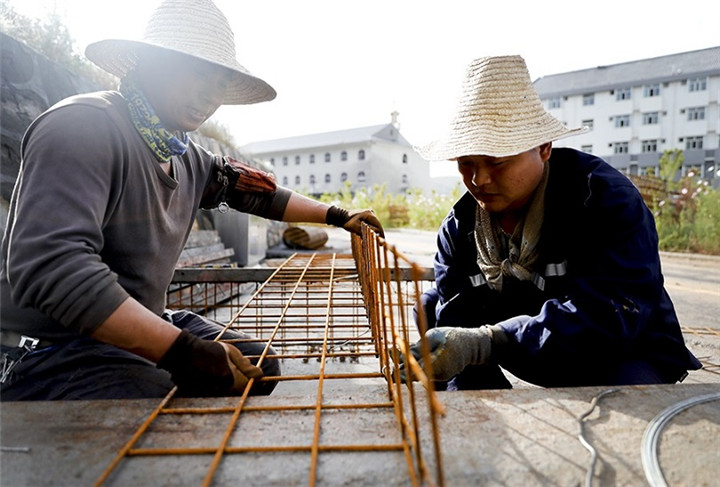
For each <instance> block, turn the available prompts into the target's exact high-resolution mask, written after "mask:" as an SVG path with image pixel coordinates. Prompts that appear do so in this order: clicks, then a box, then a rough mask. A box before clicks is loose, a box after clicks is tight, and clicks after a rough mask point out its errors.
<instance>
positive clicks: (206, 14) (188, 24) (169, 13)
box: [85, 0, 276, 105]
mask: <svg viewBox="0 0 720 487" xmlns="http://www.w3.org/2000/svg"><path fill="white" fill-rule="evenodd" d="M148 46H151V47H154V48H160V49H166V50H170V51H176V52H180V53H183V54H187V55H190V56H193V57H196V58H199V59H203V60H205V61H209V62H211V63H214V64H217V65H219V66H223V67H226V68H229V69H230V70H232V71H234V72H235V76H234V78H233V82H232V84H231V85H230V86H229V87H228V91H227V94H226V95H225V98H224V100H223V104H226V105H245V104H251V103H259V102H262V101H268V100H272V99H273V98H275V96H276V93H275V90H274V89H273V88H272V86H270V85H269V84H267V83H266V82H265V81H263V80H261V79H260V78H257V77H255V76H253V75H252V74H250V72H249V71H248V70H247V69H245V68H244V67H243V66H242V65H241V64H240V63H239V62H238V61H237V60H236V59H235V38H234V36H233V32H232V30H231V29H230V24H229V23H228V20H227V18H225V16H224V15H223V13H222V12H221V11H220V9H218V8H217V7H216V6H215V4H214V3H212V2H211V1H210V0H164V1H163V2H162V3H161V4H160V5H159V6H158V7H157V9H156V10H155V12H154V13H153V14H152V16H151V17H150V20H149V21H148V23H147V25H146V26H145V33H144V35H143V37H142V39H140V40H128V39H106V40H102V41H99V42H94V43H92V44H90V45H88V46H87V48H86V49H85V55H86V56H87V58H88V59H90V61H92V62H93V63H95V64H97V65H98V66H99V67H101V68H102V69H104V70H105V71H107V72H109V73H111V74H114V75H115V76H117V77H119V78H122V77H123V76H125V74H127V73H128V72H129V71H130V70H132V68H133V67H134V66H135V64H136V61H137V58H138V55H137V52H138V51H139V50H141V49H143V48H147V47H148Z"/></svg>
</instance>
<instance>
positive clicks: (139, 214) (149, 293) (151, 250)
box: [0, 92, 290, 340]
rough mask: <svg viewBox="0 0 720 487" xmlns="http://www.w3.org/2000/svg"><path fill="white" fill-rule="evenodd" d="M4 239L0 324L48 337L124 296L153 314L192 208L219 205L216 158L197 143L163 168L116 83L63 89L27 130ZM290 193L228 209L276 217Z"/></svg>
mask: <svg viewBox="0 0 720 487" xmlns="http://www.w3.org/2000/svg"><path fill="white" fill-rule="evenodd" d="M22 158H23V160H22V165H21V169H20V174H19V176H18V181H17V184H16V186H15V190H14V191H13V196H12V200H11V205H10V216H9V219H8V225H7V229H6V233H5V236H4V238H3V242H2V269H0V308H1V309H0V311H1V313H0V326H2V328H3V329H5V330H13V331H16V332H22V333H24V334H27V335H31V336H35V337H38V338H44V339H50V340H57V339H62V338H67V337H71V336H77V335H78V334H85V335H87V334H90V333H92V332H93V331H94V330H95V329H96V328H97V327H98V326H100V324H102V323H103V322H104V321H105V320H106V319H107V318H108V317H109V316H110V314H112V313H113V311H115V309H117V307H118V306H119V305H120V304H121V303H122V302H123V301H125V299H126V298H127V297H128V296H131V297H133V298H135V299H136V300H138V301H139V302H140V303H141V304H143V305H144V306H146V307H147V308H148V309H150V310H151V311H153V312H154V313H156V314H158V315H159V314H161V313H162V311H163V310H164V306H165V292H166V290H167V287H168V285H169V284H170V281H171V279H172V276H173V272H174V268H175V264H176V263H177V260H178V258H179V256H180V253H181V252H182V250H183V247H184V245H185V242H186V240H187V237H188V235H189V233H190V230H191V228H192V226H193V222H194V220H195V215H196V212H197V211H198V209H199V208H212V207H216V206H217V205H218V203H219V201H220V199H219V193H220V190H221V188H222V186H221V185H220V183H219V182H218V178H217V173H218V171H219V170H220V168H221V167H222V160H221V158H220V157H219V156H217V155H214V154H211V153H209V152H208V151H206V150H205V149H203V148H202V147H199V146H197V145H195V144H194V143H193V142H192V141H191V142H190V143H189V145H188V150H187V152H186V153H185V154H184V155H182V156H179V157H178V156H176V157H173V158H172V161H171V164H172V172H171V174H172V177H171V176H168V175H167V174H166V173H165V172H164V171H163V170H162V168H161V167H160V166H159V165H158V163H157V160H156V159H155V157H154V156H153V154H152V152H151V151H150V149H149V148H148V147H147V146H146V145H145V143H144V142H143V140H142V139H141V137H140V135H139V134H138V133H137V131H136V130H135V128H134V127H133V125H132V123H131V121H130V118H129V115H128V112H127V108H126V105H125V100H124V99H123V98H122V96H121V95H120V94H119V93H117V92H100V93H93V94H89V95H79V96H76V97H71V98H69V99H67V100H64V101H62V102H60V103H59V104H57V105H56V106H54V107H52V108H50V109H49V110H48V111H47V112H45V113H44V114H43V115H41V116H40V117H38V119H37V120H35V121H34V122H33V124H32V125H31V126H30V127H29V128H28V130H27V132H26V134H25V137H24V140H23V146H22ZM289 197H290V192H289V190H287V189H284V188H278V190H277V191H275V192H273V193H263V194H259V193H252V194H251V193H244V194H241V195H235V197H234V198H233V204H234V208H235V209H236V210H239V211H243V212H247V213H252V214H255V215H259V216H263V217H266V218H270V219H276V220H279V219H281V218H282V216H283V213H284V211H285V207H286V206H287V202H288V200H289Z"/></svg>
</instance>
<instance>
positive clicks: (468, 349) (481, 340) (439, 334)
mask: <svg viewBox="0 0 720 487" xmlns="http://www.w3.org/2000/svg"><path fill="white" fill-rule="evenodd" d="M425 339H426V340H427V343H428V346H429V347H430V360H431V361H432V362H431V363H432V370H433V375H434V377H433V379H434V380H439V381H447V380H450V379H452V378H453V377H454V376H456V375H457V374H459V373H460V372H462V371H463V369H465V367H467V366H468V365H482V364H484V363H486V362H487V361H488V360H489V359H490V355H491V353H492V348H493V342H495V343H504V342H506V341H507V338H506V337H505V333H504V332H503V331H502V328H500V327H499V326H497V325H494V326H488V325H485V326H481V327H480V328H454V327H440V328H431V329H429V330H428V331H427V332H426V333H425ZM420 345H421V342H420V341H418V342H417V343H415V344H414V345H413V346H412V347H410V352H411V353H412V354H413V356H414V357H415V359H416V360H417V361H418V363H419V364H420V366H421V367H424V361H423V357H422V351H421V348H420ZM401 360H402V359H401ZM404 365H405V364H404V363H401V364H400V374H401V378H402V380H403V381H405V380H406V379H407V372H406V367H404ZM413 379H414V378H413Z"/></svg>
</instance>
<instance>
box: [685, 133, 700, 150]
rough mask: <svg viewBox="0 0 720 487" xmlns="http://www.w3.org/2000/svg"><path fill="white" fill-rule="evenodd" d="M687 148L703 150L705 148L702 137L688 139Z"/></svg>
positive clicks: (686, 141)
mask: <svg viewBox="0 0 720 487" xmlns="http://www.w3.org/2000/svg"><path fill="white" fill-rule="evenodd" d="M685 148H686V149H702V148H703V138H702V136H700V137H688V138H687V139H686V140H685Z"/></svg>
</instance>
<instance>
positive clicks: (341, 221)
mask: <svg viewBox="0 0 720 487" xmlns="http://www.w3.org/2000/svg"><path fill="white" fill-rule="evenodd" d="M325 223H327V224H328V225H334V226H336V227H342V228H344V229H345V230H347V231H348V232H351V233H354V234H356V235H360V234H361V233H362V223H367V224H368V225H370V228H372V229H373V230H374V231H375V233H377V234H378V235H380V236H381V237H385V232H384V231H383V227H382V224H381V223H380V220H378V218H377V217H376V216H375V213H373V211H372V210H349V211H348V210H346V209H344V208H338V207H337V206H331V207H330V208H328V212H327V215H326V216H325Z"/></svg>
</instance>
